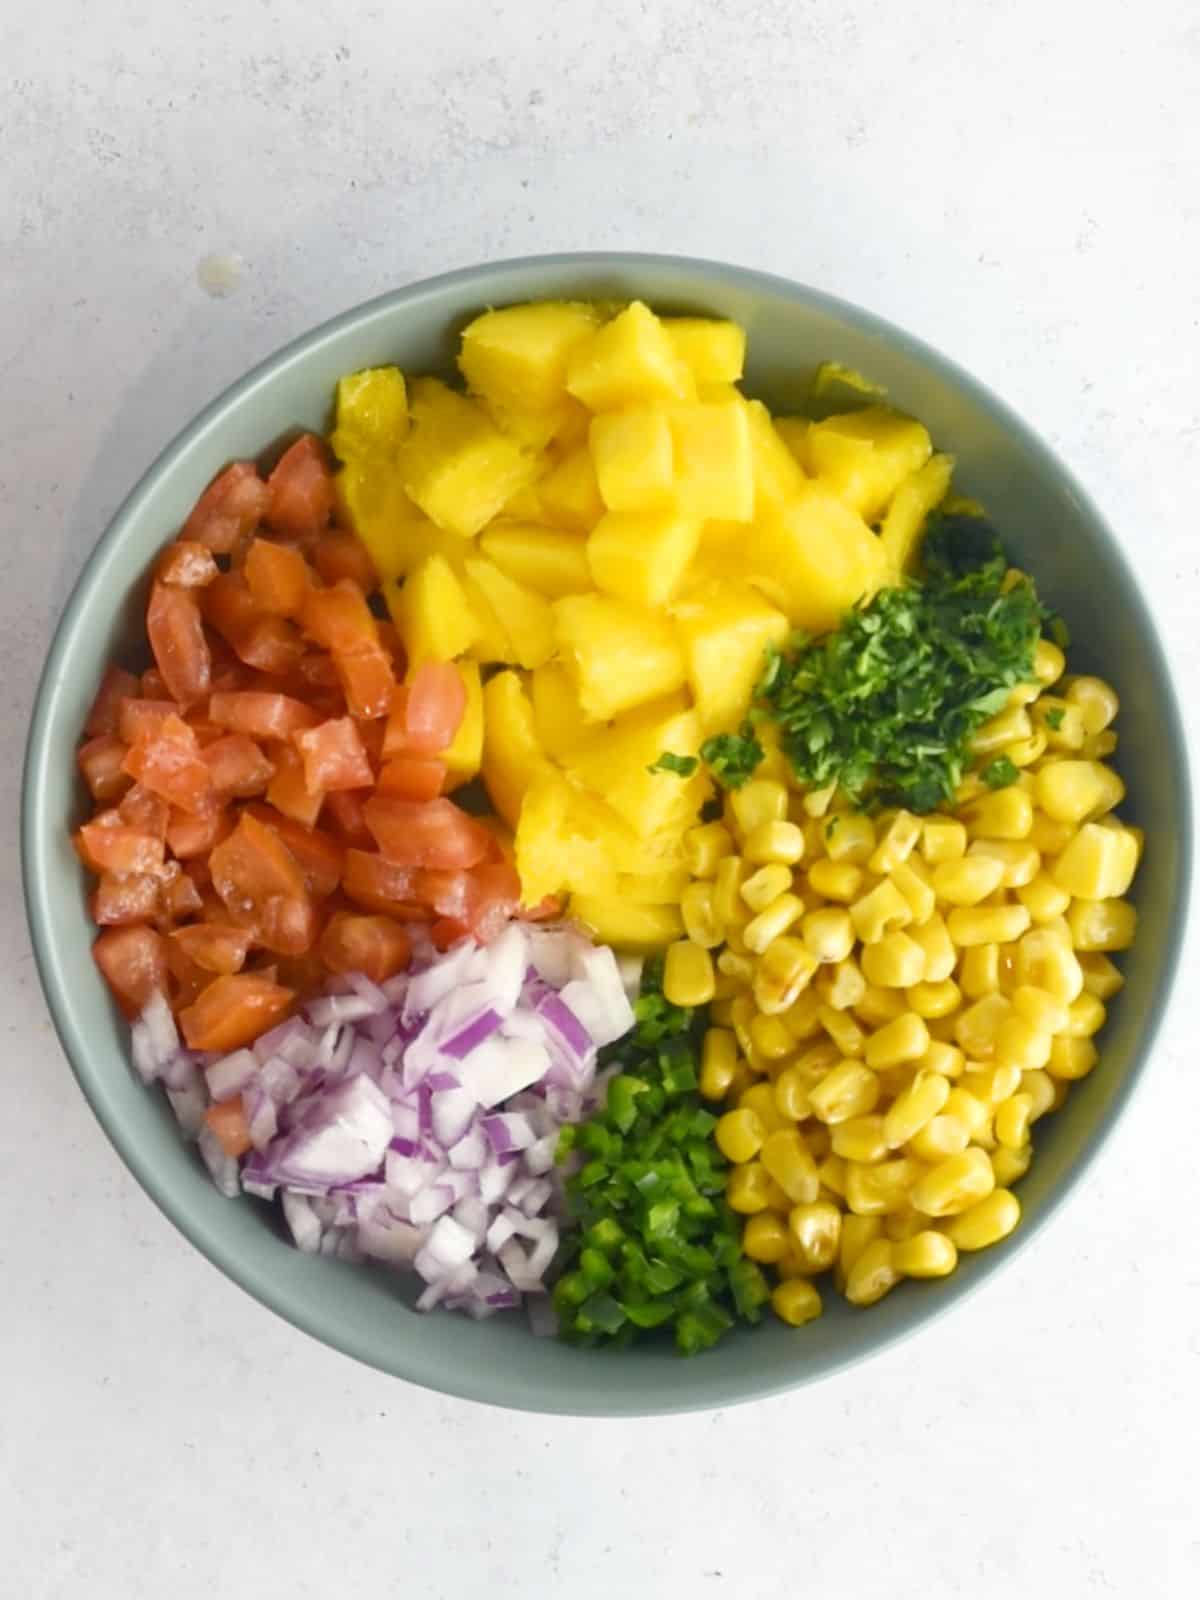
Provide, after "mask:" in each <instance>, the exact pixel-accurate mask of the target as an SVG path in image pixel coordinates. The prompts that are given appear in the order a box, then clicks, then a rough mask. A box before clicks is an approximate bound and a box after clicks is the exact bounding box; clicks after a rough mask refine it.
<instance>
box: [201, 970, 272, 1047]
mask: <svg viewBox="0 0 1200 1600" xmlns="http://www.w3.org/2000/svg"><path fill="white" fill-rule="evenodd" d="M294 999H295V995H294V993H293V991H292V990H291V989H285V988H283V986H282V985H281V984H277V983H272V982H271V980H270V979H269V978H267V977H266V976H264V975H263V974H261V973H256V972H237V973H228V974H223V975H222V976H221V977H219V978H214V979H213V981H212V982H211V983H210V984H209V985H208V987H207V988H206V989H204V990H203V991H202V992H201V993H200V994H199V995H197V997H196V999H195V1000H194V1001H193V1002H192V1004H191V1005H190V1006H188V1007H186V1009H184V1010H183V1011H181V1012H180V1013H179V1026H180V1028H181V1029H182V1030H183V1037H184V1040H185V1042H186V1044H187V1046H188V1049H189V1050H218V1051H220V1052H221V1053H222V1054H224V1053H226V1052H227V1051H229V1050H237V1049H239V1048H240V1047H241V1046H242V1045H244V1044H249V1043H250V1041H251V1040H252V1039H257V1038H258V1036H259V1034H260V1033H265V1032H266V1030H267V1029H268V1028H269V1027H271V1026H272V1025H273V1024H274V1023H276V1022H278V1021H279V1020H280V1018H281V1017H283V1015H284V1014H285V1013H286V1011H287V1010H288V1008H289V1007H290V1006H291V1003H292V1001H293V1000H294Z"/></svg>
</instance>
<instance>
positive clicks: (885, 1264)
mask: <svg viewBox="0 0 1200 1600" xmlns="http://www.w3.org/2000/svg"><path fill="white" fill-rule="evenodd" d="M894 1248H895V1247H894V1246H893V1244H892V1243H891V1241H890V1240H888V1239H873V1240H872V1241H871V1243H870V1244H869V1245H867V1247H866V1248H865V1249H864V1250H863V1251H862V1253H861V1254H860V1255H859V1257H858V1259H857V1260H856V1261H855V1263H854V1265H853V1266H852V1267H851V1268H850V1271H849V1272H848V1273H847V1275H846V1290H845V1293H846V1299H847V1300H849V1302H850V1304H851V1305H853V1306H873V1305H874V1304H875V1302H876V1301H877V1300H882V1299H883V1297H884V1295H885V1294H887V1292H888V1290H889V1289H892V1288H894V1287H895V1286H896V1284H897V1283H899V1281H900V1274H899V1272H898V1271H897V1270H896V1263H895V1259H894V1257H893V1254H892V1252H893V1250H894Z"/></svg>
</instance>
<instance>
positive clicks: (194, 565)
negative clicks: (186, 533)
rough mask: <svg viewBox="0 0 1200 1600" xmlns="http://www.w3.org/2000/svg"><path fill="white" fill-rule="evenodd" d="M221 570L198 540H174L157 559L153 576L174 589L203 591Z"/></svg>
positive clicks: (211, 554) (210, 553)
mask: <svg viewBox="0 0 1200 1600" xmlns="http://www.w3.org/2000/svg"><path fill="white" fill-rule="evenodd" d="M220 570H221V569H220V568H219V567H218V566H217V563H216V561H215V560H214V559H213V553H212V551H211V550H210V549H209V548H208V546H207V545H206V544H201V543H200V542H199V540H198V539H176V540H175V542H174V543H173V544H169V545H168V546H167V548H166V549H165V550H164V551H163V553H162V555H161V556H159V558H158V565H157V566H156V567H155V569H154V575H155V577H156V578H157V579H158V580H159V582H160V583H169V584H171V585H172V587H173V588H176V589H203V588H204V587H205V586H206V585H207V584H210V583H211V582H212V581H213V579H214V578H215V577H216V575H217V573H218V572H219V571H220Z"/></svg>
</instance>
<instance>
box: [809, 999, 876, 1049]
mask: <svg viewBox="0 0 1200 1600" xmlns="http://www.w3.org/2000/svg"><path fill="white" fill-rule="evenodd" d="M817 1020H818V1021H819V1022H820V1024H821V1026H822V1028H824V1030H825V1032H826V1033H827V1034H828V1035H829V1037H830V1039H831V1040H832V1041H833V1043H834V1044H835V1045H836V1046H837V1047H838V1049H839V1050H840V1051H841V1053H842V1055H843V1056H848V1057H852V1058H857V1057H859V1056H861V1055H862V1053H863V1046H864V1045H865V1044H866V1034H864V1033H863V1031H862V1029H861V1028H860V1027H859V1025H858V1023H857V1022H855V1020H854V1018H853V1017H852V1016H851V1015H850V1013H849V1012H848V1011H838V1010H836V1009H835V1007H833V1006H822V1007H821V1009H820V1011H819V1012H818V1013H817Z"/></svg>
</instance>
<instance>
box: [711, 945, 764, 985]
mask: <svg viewBox="0 0 1200 1600" xmlns="http://www.w3.org/2000/svg"><path fill="white" fill-rule="evenodd" d="M697 942H698V941H697ZM755 970H756V968H755V963H754V958H753V957H752V956H740V955H738V953H737V951H736V950H722V951H721V952H720V953H719V954H718V956H717V971H718V972H720V973H723V974H724V975H725V977H727V978H730V979H732V980H733V982H734V983H736V984H737V985H738V987H739V988H742V989H748V988H749V987H750V985H751V984H752V983H753V982H754V973H755Z"/></svg>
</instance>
